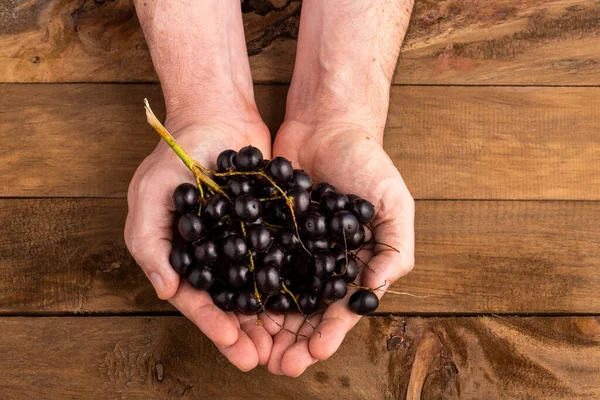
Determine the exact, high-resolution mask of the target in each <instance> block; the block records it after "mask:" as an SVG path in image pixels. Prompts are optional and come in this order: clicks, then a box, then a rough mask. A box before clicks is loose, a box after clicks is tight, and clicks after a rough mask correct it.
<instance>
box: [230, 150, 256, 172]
mask: <svg viewBox="0 0 600 400" xmlns="http://www.w3.org/2000/svg"><path fill="white" fill-rule="evenodd" d="M262 160H263V155H262V152H261V151H260V150H259V149H257V148H256V147H254V146H246V147H242V148H241V149H240V151H238V153H237V155H236V156H235V165H236V166H237V168H238V169H240V170H241V171H255V170H256V169H257V168H258V167H259V165H260V163H261V161H262Z"/></svg>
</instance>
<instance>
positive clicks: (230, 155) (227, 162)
mask: <svg viewBox="0 0 600 400" xmlns="http://www.w3.org/2000/svg"><path fill="white" fill-rule="evenodd" d="M236 154H237V153H236V152H235V150H224V151H222V152H221V154H219V156H218V157H217V171H219V172H227V171H234V170H235V155H236Z"/></svg>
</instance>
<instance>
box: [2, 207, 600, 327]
mask: <svg viewBox="0 0 600 400" xmlns="http://www.w3.org/2000/svg"><path fill="white" fill-rule="evenodd" d="M126 207H127V206H126V202H125V201H124V200H116V199H114V200H113V199H68V200H66V199H38V200H35V199H28V200H25V199H11V200H9V199H4V200H0V238H2V239H0V313H4V314H11V315H15V314H16V315H18V314H21V313H40V314H44V313H48V312H67V313H71V312H73V313H94V312H108V313H121V312H149V311H166V310H172V308H170V306H169V305H168V304H167V303H166V302H160V301H159V300H158V299H157V298H156V296H155V294H154V292H153V290H152V288H151V286H150V284H149V282H147V280H146V278H145V276H144V275H143V273H142V272H141V270H140V269H139V268H138V267H137V265H136V264H135V262H134V261H133V259H132V258H131V256H130V255H129V253H128V252H127V249H126V248H125V245H124V242H123V226H124V220H125V215H126ZM416 235H417V254H416V266H415V268H414V270H413V271H412V272H411V273H410V274H409V275H408V276H406V277H405V278H402V279H400V280H399V281H397V282H396V283H395V285H394V286H393V289H394V290H396V291H403V292H410V293H413V294H416V295H419V296H428V297H425V298H415V297H408V296H402V295H396V294H391V293H390V294H388V295H387V296H386V297H385V298H384V300H383V301H382V303H381V305H380V308H379V310H378V311H379V312H385V313H388V312H394V313H435V314H440V313H461V314H463V313H466V314H470V313H572V314H574V313H600V298H599V297H598V288H600V274H598V271H600V257H599V256H598V255H599V253H598V243H600V202H506V201H503V202H491V201H490V202H488V201H419V202H417V220H416ZM382 283H383V282H382Z"/></svg>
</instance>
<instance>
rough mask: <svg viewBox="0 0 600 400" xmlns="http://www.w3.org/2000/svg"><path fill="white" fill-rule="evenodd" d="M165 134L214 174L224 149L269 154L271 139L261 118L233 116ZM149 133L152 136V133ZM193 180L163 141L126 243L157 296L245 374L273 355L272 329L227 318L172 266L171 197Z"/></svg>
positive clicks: (138, 184) (149, 165)
mask: <svg viewBox="0 0 600 400" xmlns="http://www.w3.org/2000/svg"><path fill="white" fill-rule="evenodd" d="M166 127H167V129H168V130H169V131H170V132H171V134H172V135H173V136H174V137H175V138H176V139H177V141H178V142H179V143H180V145H181V146H182V147H183V148H184V149H185V150H186V151H187V152H188V153H189V154H190V155H191V156H192V157H193V158H194V159H196V160H198V161H199V162H200V163H201V164H203V165H204V166H205V167H207V168H211V169H212V168H214V162H215V161H216V159H217V156H218V154H219V153H220V152H221V151H223V150H224V149H230V148H233V149H239V148H241V147H243V146H246V145H248V144H252V145H253V146H255V147H258V148H260V149H261V151H262V152H263V153H264V155H265V157H267V156H269V155H270V153H271V137H270V134H269V131H268V129H267V127H266V126H265V125H264V124H263V123H262V121H260V117H257V118H254V119H251V120H249V119H248V118H236V117H235V116H227V118H225V117H223V118H220V119H219V120H212V121H200V122H196V121H195V122H189V123H185V124H176V123H172V124H170V123H169V122H168V121H167V124H166ZM148 130H149V133H148V134H150V135H151V134H153V133H152V132H151V131H150V128H148ZM183 182H191V183H195V180H194V176H193V175H192V173H191V172H190V171H189V170H188V169H187V167H186V166H185V165H184V164H183V162H182V161H181V160H180V159H179V158H178V157H177V155H176V154H175V153H174V152H173V151H172V150H171V149H170V148H169V147H168V146H167V145H166V144H165V143H163V142H162V141H161V142H160V143H159V144H158V146H157V147H156V149H155V150H154V151H153V152H152V154H150V155H149V156H148V157H147V158H146V159H145V160H144V161H143V162H142V164H141V165H140V166H139V168H138V169H137V171H136V172H135V175H134V177H133V179H132V180H131V184H130V186H129V191H128V195H127V201H128V206H129V210H128V214H127V221H126V224H125V242H126V244H127V247H128V248H129V250H130V251H131V254H132V255H133V257H134V258H135V260H136V261H137V263H138V264H139V265H140V266H141V267H142V269H143V270H144V273H145V274H146V276H147V277H148V278H149V279H150V281H151V282H152V284H153V286H154V288H155V289H156V292H157V294H158V296H159V297H160V298H161V299H165V300H168V301H169V302H170V303H171V304H172V305H174V306H175V307H176V308H177V309H178V310H179V311H181V313H183V314H184V315H185V316H186V317H187V318H189V319H190V320H191V321H192V322H193V323H194V324H196V325H197V326H198V327H199V328H200V330H201V331H202V332H203V333H204V334H205V335H206V336H208V338H210V339H211V340H212V341H213V342H214V343H215V345H216V346H217V348H218V349H219V350H220V351H221V353H223V354H224V355H225V356H226V357H227V358H228V359H229V360H230V361H231V363H233V364H234V365H235V366H237V367H238V368H240V369H241V370H244V371H247V370H250V369H252V368H254V367H255V366H256V365H257V364H266V363H267V361H268V359H269V356H270V353H271V349H272V343H273V341H272V336H271V334H272V333H273V334H274V331H272V332H269V331H268V330H269V329H271V330H272V329H273V326H274V325H270V324H263V325H262V326H261V325H260V324H258V325H257V324H256V321H257V318H258V316H245V315H241V314H239V315H238V314H234V313H225V312H223V311H221V310H220V309H219V308H217V307H216V306H215V305H214V303H213V301H212V299H211V297H210V295H209V294H208V293H207V292H203V291H198V290H196V289H193V288H192V287H191V286H190V285H189V283H188V282H187V281H185V280H184V279H180V278H179V275H178V274H177V273H176V272H175V271H174V270H173V268H172V267H171V265H170V263H169V253H170V251H171V240H172V226H173V219H174V217H175V208H174V205H173V199H172V194H173V191H174V190H175V188H176V187H177V186H178V185H179V184H181V183H183Z"/></svg>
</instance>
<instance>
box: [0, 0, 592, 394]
mask: <svg viewBox="0 0 600 400" xmlns="http://www.w3.org/2000/svg"><path fill="white" fill-rule="evenodd" d="M250 3H251V4H254V5H255V6H257V5H258V6H260V7H258V9H254V10H253V7H252V6H251V5H248V6H246V13H245V15H244V23H245V26H246V30H247V37H248V47H249V51H250V54H251V58H250V61H251V65H252V70H253V74H254V79H255V82H256V96H257V101H258V104H259V108H260V111H261V113H262V115H263V116H264V118H265V120H266V121H267V122H268V125H269V126H270V127H271V128H272V129H275V128H276V127H277V125H278V124H279V123H280V122H281V120H282V115H283V112H284V107H283V103H284V99H285V93H286V90H287V87H286V85H282V84H287V83H288V82H289V80H290V75H291V73H292V65H293V59H294V47H295V45H296V40H295V35H296V30H297V26H298V15H299V8H300V3H299V2H297V1H286V0H270V3H268V2H266V0H263V1H262V2H261V1H253V2H250ZM397 71H398V73H397V74H396V77H395V79H394V84H395V86H394V87H393V89H392V102H391V107H390V113H389V118H388V126H387V135H386V139H385V147H386V150H387V151H388V153H389V154H390V156H391V157H392V158H393V160H394V162H395V163H396V165H397V166H398V169H399V170H400V171H401V172H402V174H403V175H404V177H405V179H406V181H407V184H408V186H409V188H410V189H411V191H412V193H413V195H414V197H415V199H416V200H417V221H416V230H417V256H416V259H417V264H416V267H415V269H414V271H413V272H412V273H411V274H410V275H409V276H407V277H406V278H404V279H401V280H400V281H399V282H397V283H396V284H395V285H394V287H395V289H396V290H402V291H408V292H411V293H414V294H418V295H426V296H429V297H427V298H425V299H419V298H413V297H406V296H393V295H389V296H387V297H386V298H385V300H384V301H383V303H382V305H381V308H380V312H381V313H380V314H378V315H376V316H371V317H368V318H363V320H362V321H361V322H360V323H359V325H358V326H357V327H356V328H355V329H354V330H353V331H352V332H351V334H349V336H348V338H347V339H346V341H345V343H344V344H343V346H342V348H341V349H340V351H339V352H338V353H337V354H336V355H335V356H333V357H332V358H331V359H330V360H328V361H326V362H321V363H318V364H317V365H315V366H314V367H312V368H311V369H309V370H308V371H307V372H306V373H305V374H304V375H303V376H302V377H301V378H299V379H297V380H294V379H291V378H282V377H275V376H271V375H269V374H268V373H267V372H266V370H264V369H263V368H258V369H256V370H255V371H252V372H250V373H248V374H244V373H241V372H238V371H237V370H235V368H233V367H231V366H230V365H229V364H228V363H227V362H226V360H225V359H224V358H223V357H221V356H220V355H219V354H218V352H217V351H216V350H215V348H214V347H213V346H212V344H211V343H210V342H209V341H208V340H207V339H206V338H205V337H203V336H202V334H201V333H200V332H199V331H198V330H197V329H196V328H195V327H194V326H193V325H192V324H191V323H190V322H188V321H187V320H186V319H184V318H183V317H181V316H180V315H179V314H178V313H177V312H175V310H174V309H173V308H171V307H170V306H169V305H168V304H167V303H165V302H161V301H159V300H158V299H157V298H156V297H155V295H154V292H153V290H152V288H151V286H150V284H149V283H148V282H147V281H146V279H145V278H144V276H143V274H142V272H141V270H140V269H139V268H138V267H137V266H136V265H135V263H134V262H133V260H132V258H131V257H130V255H129V253H128V251H127V249H126V247H125V245H124V242H123V232H122V231H123V223H124V218H125V215H126V211H127V204H126V200H125V197H126V190H127V185H128V182H129V180H130V178H131V176H132V174H133V171H134V170H135V168H136V166H137V165H138V164H139V163H140V161H141V160H142V159H143V158H144V157H145V156H146V155H147V154H148V153H149V152H150V151H151V149H152V148H153V147H154V146H155V145H156V143H157V136H156V135H155V134H154V133H153V132H152V131H151V129H150V128H149V127H148V126H147V125H146V123H145V118H144V114H143V110H142V107H141V100H142V99H143V98H144V97H148V98H149V99H150V101H151V103H152V104H153V106H155V108H158V109H159V110H158V111H159V114H161V117H163V116H164V109H160V106H159V104H162V97H161V93H160V88H159V86H158V85H157V84H156V76H155V74H154V72H153V69H152V65H151V62H150V57H149V55H148V51H147V48H146V45H145V42H144V39H143V36H142V32H141V31H140V28H139V25H138V22H137V19H136V17H135V13H134V9H133V7H132V4H131V2H130V1H127V0H116V1H107V0H103V1H99V0H96V1H91V0H88V1H85V0H29V1H25V0H13V1H3V2H2V4H0V82H2V83H1V84H0V137H1V138H2V144H1V147H0V313H1V315H0V354H1V358H2V360H1V362H0V398H1V399H28V400H29V399H32V398H35V399H116V398H126V399H148V398H160V399H163V398H179V397H181V398H190V399H191V398H202V399H217V398H218V399H221V398H222V399H255V398H257V399H258V398H262V399H264V398H273V399H340V398H344V399H398V398H407V399H417V398H423V399H455V398H462V399H498V398H510V399H550V398H560V399H575V398H600V379H599V378H600V319H599V317H598V316H599V315H600V202H599V200H600V100H599V99H600V3H598V2H597V1H596V0H555V1H548V0H527V1H525V0H514V1H508V0H418V1H417V4H416V6H415V12H414V14H413V18H412V22H411V27H410V32H409V34H408V36H407V39H406V41H405V44H404V50H403V52H402V56H401V60H400V62H399V64H398V68H397Z"/></svg>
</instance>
